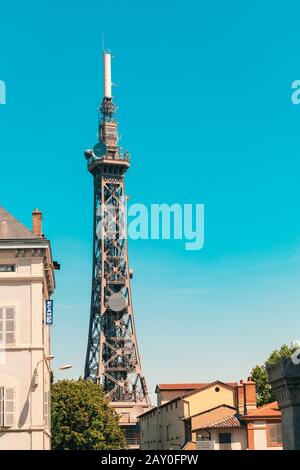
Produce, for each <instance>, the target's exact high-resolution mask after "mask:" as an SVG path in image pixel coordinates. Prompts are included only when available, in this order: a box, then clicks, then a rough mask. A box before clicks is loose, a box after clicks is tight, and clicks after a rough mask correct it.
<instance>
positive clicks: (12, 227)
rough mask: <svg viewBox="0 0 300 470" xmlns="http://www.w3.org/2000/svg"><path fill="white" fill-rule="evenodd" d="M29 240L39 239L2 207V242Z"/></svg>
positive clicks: (0, 221) (0, 222) (0, 234)
mask: <svg viewBox="0 0 300 470" xmlns="http://www.w3.org/2000/svg"><path fill="white" fill-rule="evenodd" d="M28 239H37V237H36V235H34V234H33V233H32V232H31V231H30V230H29V229H28V228H26V227H25V225H23V224H21V222H19V221H18V220H17V219H15V217H14V216H12V215H11V214H10V213H9V212H7V210H5V209H4V208H3V207H0V240H28Z"/></svg>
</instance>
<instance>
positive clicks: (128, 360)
mask: <svg viewBox="0 0 300 470" xmlns="http://www.w3.org/2000/svg"><path fill="white" fill-rule="evenodd" d="M103 63H104V97H103V101H102V104H101V106H100V122H99V132H98V143H96V145H95V146H94V147H93V149H88V150H86V151H85V157H86V159H87V165H88V170H89V172H90V173H91V174H92V175H93V179H94V226H93V271H92V295H91V310H90V324H89V336H88V345H87V353H86V362H85V372H84V376H85V379H86V380H92V381H94V382H95V383H98V384H100V385H101V386H102V387H103V389H104V392H105V395H106V397H107V399H108V400H109V402H110V404H111V406H112V407H113V408H115V410H116V411H117V412H118V414H119V415H120V425H121V426H122V427H123V428H124V431H125V435H126V440H127V446H128V447H131V448H132V447H139V430H138V426H137V417H138V416H139V415H140V414H142V413H143V412H145V411H146V410H147V409H148V408H149V406H151V405H150V401H149V397H148V393H147V387H146V381H145V379H144V377H143V375H142V369H141V360H140V355H139V350H138V344H137V338H136V329H135V324H134V316H133V306H132V297H131V289H130V279H131V277H132V271H130V270H129V264H128V246H127V226H126V210H125V207H126V204H125V202H126V195H125V189H124V175H125V173H126V171H127V170H128V168H129V167H130V155H129V153H128V152H123V151H122V149H121V148H120V147H119V146H118V140H119V138H118V123H117V121H116V107H115V104H114V102H113V98H112V93H111V89H112V83H111V55H110V53H108V52H104V53H103Z"/></svg>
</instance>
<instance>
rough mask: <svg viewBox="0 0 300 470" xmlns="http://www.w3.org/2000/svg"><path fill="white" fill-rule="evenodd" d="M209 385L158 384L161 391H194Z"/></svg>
mask: <svg viewBox="0 0 300 470" xmlns="http://www.w3.org/2000/svg"><path fill="white" fill-rule="evenodd" d="M206 385H208V384H207V383H190V384H187V383H184V384H158V385H157V388H159V389H160V390H194V389H196V388H202V387H205V386H206Z"/></svg>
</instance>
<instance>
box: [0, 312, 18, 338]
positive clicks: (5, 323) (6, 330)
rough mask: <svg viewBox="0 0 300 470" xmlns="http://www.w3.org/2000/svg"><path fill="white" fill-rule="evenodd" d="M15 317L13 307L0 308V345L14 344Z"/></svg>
mask: <svg viewBox="0 0 300 470" xmlns="http://www.w3.org/2000/svg"><path fill="white" fill-rule="evenodd" d="M15 317H16V312H15V308H14V307H1V308H0V343H3V344H14V343H15V336H16V335H15Z"/></svg>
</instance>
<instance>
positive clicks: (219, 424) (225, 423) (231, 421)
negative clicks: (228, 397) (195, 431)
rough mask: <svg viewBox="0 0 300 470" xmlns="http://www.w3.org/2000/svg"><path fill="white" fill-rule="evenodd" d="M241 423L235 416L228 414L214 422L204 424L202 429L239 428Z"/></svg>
mask: <svg viewBox="0 0 300 470" xmlns="http://www.w3.org/2000/svg"><path fill="white" fill-rule="evenodd" d="M241 427H242V425H241V423H240V421H239V420H238V418H237V417H236V416H229V417H228V418H223V419H220V420H218V421H215V422H214V423H210V424H206V425H205V426H204V427H203V428H202V429H214V428H218V429H225V428H241ZM199 429H200V428H199Z"/></svg>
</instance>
